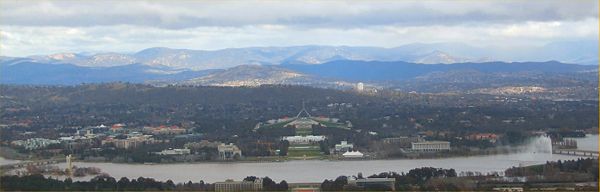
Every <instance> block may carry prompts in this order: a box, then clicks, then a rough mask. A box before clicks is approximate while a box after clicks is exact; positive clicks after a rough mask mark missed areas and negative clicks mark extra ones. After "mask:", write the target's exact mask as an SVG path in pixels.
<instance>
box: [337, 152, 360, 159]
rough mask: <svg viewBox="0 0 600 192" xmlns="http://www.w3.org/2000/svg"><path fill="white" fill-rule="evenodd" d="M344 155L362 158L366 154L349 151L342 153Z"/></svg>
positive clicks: (345, 156)
mask: <svg viewBox="0 0 600 192" xmlns="http://www.w3.org/2000/svg"><path fill="white" fill-rule="evenodd" d="M342 156H344V158H362V157H364V156H365V155H364V154H363V153H361V152H360V151H348V152H345V153H344V154H342Z"/></svg>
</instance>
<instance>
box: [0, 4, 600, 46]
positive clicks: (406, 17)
mask: <svg viewBox="0 0 600 192" xmlns="http://www.w3.org/2000/svg"><path fill="white" fill-rule="evenodd" d="M588 40H589V41H597V40H598V3H597V1H596V0H589V1H585V0H570V1H562V0H561V1H523V0H518V1H459V2H455V1H452V2H450V1H414V2H413V1H393V2H392V1H377V2H360V1H326V2H318V1H173V0H170V1H167V0H164V1H127V2H123V1H97V2H93V1H39V0H36V1H9V0H2V1H0V55H5V56H6V55H8V56H26V55H33V54H51V53H58V52H135V51H139V50H141V49H145V48H149V47H170V48H186V49H205V50H215V49H223V48H231V47H250V46H291V45H307V44H317V45H348V46H377V47H396V46H400V45H403V44H408V43H436V42H462V43H466V44H470V45H473V46H490V45H493V46H502V47H513V46H539V45H543V44H546V43H549V42H556V41H588Z"/></svg>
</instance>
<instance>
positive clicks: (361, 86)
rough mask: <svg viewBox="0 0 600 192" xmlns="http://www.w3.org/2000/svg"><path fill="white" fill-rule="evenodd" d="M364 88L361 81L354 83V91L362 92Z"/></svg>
mask: <svg viewBox="0 0 600 192" xmlns="http://www.w3.org/2000/svg"><path fill="white" fill-rule="evenodd" d="M364 90H365V84H364V83H362V82H358V83H357V84H356V91H358V92H363V91H364Z"/></svg>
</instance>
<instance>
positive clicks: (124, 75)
mask: <svg viewBox="0 0 600 192" xmlns="http://www.w3.org/2000/svg"><path fill="white" fill-rule="evenodd" d="M255 66H261V65H255ZM262 66H264V67H258V68H257V69H253V70H255V71H253V72H255V73H257V75H256V76H253V75H252V74H248V73H234V72H232V71H231V70H238V68H235V67H234V68H231V69H230V70H228V73H226V74H244V75H245V76H247V77H235V79H236V80H240V78H242V79H243V78H246V79H248V80H252V79H258V78H260V79H268V78H270V77H269V76H268V75H267V76H265V75H264V74H275V73H262V72H261V70H263V71H279V70H281V71H284V72H295V73H298V74H302V75H303V76H306V77H311V78H319V79H320V81H321V82H322V79H328V80H331V81H333V80H344V81H349V82H358V81H363V82H374V83H377V82H384V81H402V80H410V79H415V78H418V77H422V76H427V75H429V76H431V75H436V74H437V73H445V72H461V71H476V72H478V73H482V74H493V73H503V74H511V73H544V74H548V75H551V74H562V73H582V72H590V71H592V72H593V71H596V72H597V66H589V65H576V64H564V63H560V62H556V61H548V62H513V63H506V62H481V63H457V64H417V63H411V62H403V61H385V62H383V61H352V60H337V61H330V62H326V63H323V64H312V65H307V64H286V65H269V66H268V67H267V66H265V65H262ZM239 70H244V68H239ZM246 70H247V69H246ZM223 71H224V70H222V69H211V70H196V71H195V70H189V69H176V68H171V67H166V66H156V65H154V66H149V65H144V64H137V63H136V64H128V65H119V66H108V67H87V66H78V65H73V64H55V63H40V62H32V61H28V60H3V61H2V62H0V83H3V84H33V85H76V84H81V83H103V82H116V81H120V82H131V83H156V82H160V83H167V84H170V83H177V82H182V81H187V80H189V79H194V78H199V77H204V78H208V79H210V78H211V77H214V78H221V79H219V82H224V81H227V80H228V79H227V78H229V77H228V76H227V75H216V74H219V73H223ZM259 73H260V74H261V75H260V76H259V75H258V74H259ZM283 74H285V73H283ZM459 75H460V73H459ZM280 76H281V75H280ZM230 78H234V77H230ZM278 78H281V77H278Z"/></svg>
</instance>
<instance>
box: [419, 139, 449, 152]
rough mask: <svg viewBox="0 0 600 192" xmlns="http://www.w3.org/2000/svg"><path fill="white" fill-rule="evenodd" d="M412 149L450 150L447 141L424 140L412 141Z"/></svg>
mask: <svg viewBox="0 0 600 192" xmlns="http://www.w3.org/2000/svg"><path fill="white" fill-rule="evenodd" d="M411 149H412V150H414V151H447V150H450V142H448V141H424V142H414V143H412V147H411Z"/></svg>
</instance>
